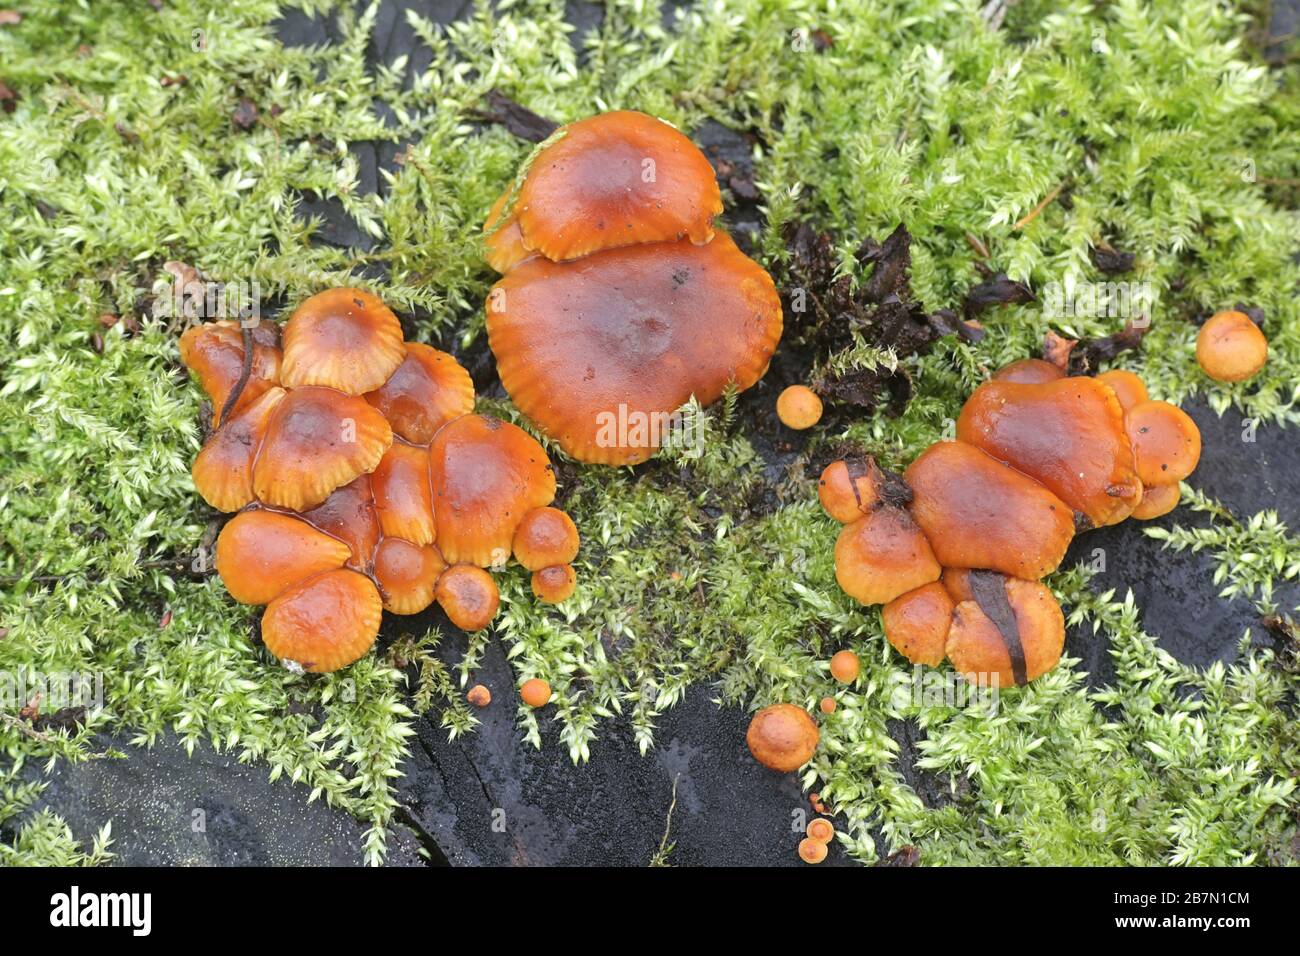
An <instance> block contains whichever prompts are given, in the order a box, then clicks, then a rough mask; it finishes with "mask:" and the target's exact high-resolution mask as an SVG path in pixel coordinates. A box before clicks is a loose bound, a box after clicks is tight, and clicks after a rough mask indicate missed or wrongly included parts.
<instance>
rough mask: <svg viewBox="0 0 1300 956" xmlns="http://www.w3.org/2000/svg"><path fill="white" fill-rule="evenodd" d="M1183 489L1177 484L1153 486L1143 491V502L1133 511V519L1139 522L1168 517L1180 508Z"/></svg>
mask: <svg viewBox="0 0 1300 956" xmlns="http://www.w3.org/2000/svg"><path fill="white" fill-rule="evenodd" d="M1182 494H1183V489H1182V488H1181V487H1180V486H1179V484H1178V483H1177V482H1174V483H1173V484H1169V485H1151V486H1150V487H1148V488H1144V489H1143V491H1142V500H1141V501H1140V502H1138V506H1137V507H1136V508H1134V509H1133V517H1134V518H1137V519H1138V520H1139V521H1150V520H1151V519H1152V518H1159V517H1160V516H1161V515H1167V514H1169V512H1171V511H1173V510H1174V509H1175V508H1177V507H1178V501H1179V499H1180V498H1182Z"/></svg>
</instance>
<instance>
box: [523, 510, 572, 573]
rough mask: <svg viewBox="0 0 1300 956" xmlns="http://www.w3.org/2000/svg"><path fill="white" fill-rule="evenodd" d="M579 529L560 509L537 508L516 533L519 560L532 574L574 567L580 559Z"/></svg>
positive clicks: (528, 514) (526, 516)
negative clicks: (556, 566) (559, 567)
mask: <svg viewBox="0 0 1300 956" xmlns="http://www.w3.org/2000/svg"><path fill="white" fill-rule="evenodd" d="M578 544H579V541H578V528H577V526H576V525H574V523H573V519H572V518H570V517H569V516H568V515H567V514H565V513H564V512H563V511H561V510H560V509H559V508H551V507H546V508H534V509H533V510H532V511H530V512H528V513H527V514H526V515H524V519H523V520H522V521H520V522H519V527H517V528H516V529H515V538H514V543H513V549H514V553H515V560H517V561H518V562H519V563H520V564H522V565H523V566H524V567H525V568H527V569H528V570H529V571H540V570H541V569H542V568H546V567H550V566H552V565H556V564H570V563H571V562H572V561H573V559H574V558H576V557H577V556H578Z"/></svg>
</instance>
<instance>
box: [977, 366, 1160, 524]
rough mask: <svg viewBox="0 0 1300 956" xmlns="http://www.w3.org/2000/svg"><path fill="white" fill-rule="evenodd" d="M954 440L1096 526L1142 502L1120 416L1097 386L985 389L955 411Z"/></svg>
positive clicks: (1068, 382) (1073, 383)
mask: <svg viewBox="0 0 1300 956" xmlns="http://www.w3.org/2000/svg"><path fill="white" fill-rule="evenodd" d="M957 438H958V439H959V440H960V441H963V442H967V443H968V444H971V445H974V446H975V447H976V448H979V449H980V450H981V451H984V452H986V453H987V454H988V455H990V456H992V457H993V458H995V459H997V460H998V461H1000V462H1002V463H1004V464H1007V465H1010V466H1011V467H1012V468H1014V469H1015V470H1016V471H1018V472H1020V473H1022V474H1025V475H1028V476H1029V477H1030V478H1033V479H1035V480H1036V481H1038V482H1041V483H1042V484H1043V485H1044V486H1045V487H1046V488H1047V489H1048V490H1049V491H1051V492H1052V493H1053V494H1055V495H1056V496H1057V497H1058V498H1060V499H1061V500H1062V501H1064V502H1065V503H1066V504H1067V505H1069V506H1070V507H1071V508H1073V509H1074V510H1075V511H1079V512H1082V513H1083V514H1084V515H1086V516H1087V517H1088V519H1089V521H1091V522H1092V523H1093V524H1094V525H1097V526H1102V525H1110V524H1116V523H1117V522H1120V521H1123V520H1124V519H1125V518H1127V517H1128V516H1129V515H1130V514H1132V513H1133V508H1134V507H1135V506H1136V505H1137V503H1138V501H1140V500H1141V498H1142V485H1141V482H1139V481H1138V478H1137V468H1136V465H1135V464H1134V460H1133V448H1132V446H1131V445H1130V444H1129V440H1128V435H1127V433H1126V432H1125V430H1124V409H1123V407H1122V406H1121V405H1120V402H1119V399H1118V398H1117V397H1116V395H1115V392H1114V391H1112V390H1111V389H1110V388H1109V387H1108V386H1106V385H1105V384H1103V383H1101V382H1098V381H1097V380H1096V379H1092V378H1081V377H1076V378H1063V379H1059V380H1057V381H1054V382H1041V383H1036V384H1027V383H1020V382H1007V381H990V382H985V383H984V384H983V385H981V386H980V387H979V388H977V389H975V391H974V392H973V393H972V394H971V396H970V398H969V399H967V401H966V404H965V405H964V406H962V410H961V414H960V415H959V416H958V418H957Z"/></svg>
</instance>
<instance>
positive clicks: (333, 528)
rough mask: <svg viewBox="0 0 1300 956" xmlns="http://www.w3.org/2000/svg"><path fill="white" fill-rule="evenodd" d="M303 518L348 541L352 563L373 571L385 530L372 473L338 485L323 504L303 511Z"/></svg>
mask: <svg viewBox="0 0 1300 956" xmlns="http://www.w3.org/2000/svg"><path fill="white" fill-rule="evenodd" d="M302 519H303V520H304V521H306V522H307V523H308V524H310V525H311V526H312V527H313V528H318V529H320V530H321V531H324V532H325V533H326V534H329V535H333V536H334V537H336V538H338V539H339V540H340V541H342V542H343V543H344V544H346V545H348V547H349V548H350V549H351V550H352V557H351V558H349V559H348V566H349V567H351V568H352V569H353V570H356V571H361V572H363V573H368V572H369V571H370V568H371V562H372V561H373V560H374V553H375V547H376V546H377V545H378V544H379V538H380V536H381V534H382V532H381V530H380V527H379V515H378V514H377V513H376V512H375V496H374V492H373V491H372V490H371V487H370V476H369V475H362V476H360V477H359V478H356V479H354V480H353V481H350V482H348V483H347V484H346V485H344V486H343V487H341V488H338V489H336V490H335V491H334V492H333V493H331V494H330V496H329V497H328V498H326V499H325V500H324V501H323V502H321V504H320V505H318V506H317V507H315V508H313V509H311V510H310V511H304V512H303V513H302Z"/></svg>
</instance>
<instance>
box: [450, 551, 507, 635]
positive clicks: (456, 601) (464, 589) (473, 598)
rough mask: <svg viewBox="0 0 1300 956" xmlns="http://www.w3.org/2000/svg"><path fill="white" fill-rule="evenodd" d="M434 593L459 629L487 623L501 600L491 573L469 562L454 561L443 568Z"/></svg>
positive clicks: (470, 629)
mask: <svg viewBox="0 0 1300 956" xmlns="http://www.w3.org/2000/svg"><path fill="white" fill-rule="evenodd" d="M434 596H435V597H436V599H437V601H438V604H439V606H441V607H442V610H443V612H444V613H446V615H447V617H448V619H449V620H450V621H451V623H453V624H455V625H456V626H457V627H458V628H460V629H461V630H462V631H479V630H482V629H483V628H485V627H487V626H488V625H489V624H491V623H492V619H493V618H494V617H496V616H497V608H498V607H499V606H500V604H501V595H500V593H499V592H498V591H497V584H496V582H495V581H493V580H492V575H490V574H488V573H487V572H486V571H484V570H483V569H482V568H480V567H476V566H475V565H472V564H457V565H453V566H452V567H450V568H448V569H447V570H446V571H444V572H442V575H441V576H440V577H439V578H438V583H437V586H436V588H435V590H434Z"/></svg>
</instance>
